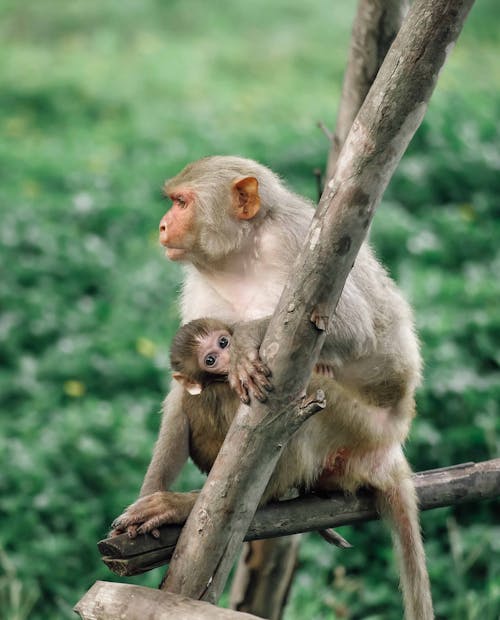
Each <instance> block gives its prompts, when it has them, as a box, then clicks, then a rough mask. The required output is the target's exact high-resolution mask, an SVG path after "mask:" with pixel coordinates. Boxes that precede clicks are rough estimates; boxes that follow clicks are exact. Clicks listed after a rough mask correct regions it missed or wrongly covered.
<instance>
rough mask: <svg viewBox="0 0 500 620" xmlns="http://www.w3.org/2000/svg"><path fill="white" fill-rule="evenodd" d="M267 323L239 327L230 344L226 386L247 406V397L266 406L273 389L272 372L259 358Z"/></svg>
mask: <svg viewBox="0 0 500 620" xmlns="http://www.w3.org/2000/svg"><path fill="white" fill-rule="evenodd" d="M268 323H269V320H268V319H259V320H257V321H251V322H249V323H238V324H237V325H236V326H235V328H234V331H233V337H232V340H231V362H230V365H229V375H228V378H229V384H230V385H231V387H232V388H233V389H234V390H235V392H236V393H237V394H238V396H239V397H240V399H241V401H242V402H243V403H245V404H246V405H248V404H249V403H250V397H251V396H252V397H255V398H256V399H257V400H258V401H260V402H262V403H263V402H265V401H266V399H267V393H268V392H270V391H271V390H272V389H273V385H272V383H271V381H270V379H269V378H270V376H271V371H270V370H269V368H268V367H267V365H266V364H265V363H264V362H263V361H262V360H261V359H260V357H259V347H260V344H261V342H262V339H263V337H264V334H265V331H266V328H267V325H268Z"/></svg>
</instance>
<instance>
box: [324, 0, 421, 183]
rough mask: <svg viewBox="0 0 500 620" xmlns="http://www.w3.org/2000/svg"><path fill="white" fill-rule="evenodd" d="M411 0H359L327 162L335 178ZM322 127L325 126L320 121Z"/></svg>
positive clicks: (327, 166) (329, 175)
mask: <svg viewBox="0 0 500 620" xmlns="http://www.w3.org/2000/svg"><path fill="white" fill-rule="evenodd" d="M408 6H409V2H408V0H359V3H358V10H357V12H356V17H355V19H354V24H353V28H352V35H351V44H350V48H349V58H348V60H347V68H346V72H345V75H344V82H343V84H342V94H341V97H340V104H339V110H338V113H337V124H336V127H335V133H334V135H333V136H331V137H330V140H331V146H330V152H329V153H328V162H327V165H326V179H327V180H328V179H331V178H333V176H334V174H335V168H336V165H337V159H338V157H339V155H340V151H341V150H342V147H343V146H344V142H345V140H346V138H347V134H348V133H349V130H350V129H351V126H352V124H353V122H354V119H355V118H356V115H357V113H358V112H359V109H360V108H361V106H362V104H363V101H364V100H365V98H366V95H367V94H368V91H369V90H370V88H371V85H372V84H373V81H374V80H375V76H376V75H377V73H378V70H379V69H380V66H381V65H382V62H383V61H384V58H385V56H386V54H387V52H388V50H389V47H390V46H391V43H392V42H393V40H394V38H395V36H396V35H397V33H398V30H399V28H400V27H401V23H402V21H403V17H404V15H405V14H406V12H407V10H408ZM320 127H324V126H323V125H320Z"/></svg>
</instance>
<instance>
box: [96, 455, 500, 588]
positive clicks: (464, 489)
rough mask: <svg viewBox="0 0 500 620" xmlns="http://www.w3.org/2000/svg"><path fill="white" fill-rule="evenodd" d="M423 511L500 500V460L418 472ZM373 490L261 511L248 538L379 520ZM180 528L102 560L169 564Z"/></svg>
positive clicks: (120, 541)
mask: <svg viewBox="0 0 500 620" xmlns="http://www.w3.org/2000/svg"><path fill="white" fill-rule="evenodd" d="M414 480H415V486H416V489H417V493H418V497H419V501H420V508H421V510H431V509H433V508H439V507H441V506H452V505H455V504H460V503H463V502H475V501H479V500H482V499H491V498H494V497H498V496H500V459H493V460H491V461H483V462H481V463H463V464H460V465H453V466H451V467H445V468H441V469H436V470H430V471H425V472H420V473H417V474H414ZM377 518H378V515H377V513H376V511H375V508H374V504H373V498H372V495H371V493H370V492H369V491H360V492H359V493H357V494H356V495H353V496H346V495H343V494H342V493H335V494H332V495H331V496H329V497H319V496H317V495H310V496H306V497H300V498H297V499H292V500H286V501H283V502H276V503H274V504H269V505H268V506H264V507H263V508H260V509H259V510H258V511H257V513H256V515H255V517H254V520H253V522H252V524H251V525H250V528H249V529H248V532H247V535H246V537H245V540H256V539H261V538H272V537H274V536H288V535H290V534H296V533H298V532H310V531H314V530H319V529H326V528H328V527H339V526H341V525H349V524H352V523H359V522H362V521H368V520H372V519H377ZM180 530H181V526H180V525H167V526H164V527H162V528H160V538H158V539H157V538H153V537H152V536H150V535H141V536H138V537H137V538H135V539H131V538H129V537H128V536H127V535H126V534H122V535H121V536H116V537H114V538H108V539H106V540H102V541H100V542H99V543H98V547H99V551H100V552H101V554H102V555H103V558H102V559H103V562H104V563H105V564H106V565H107V566H108V567H109V568H110V570H112V571H113V572H115V573H116V574H117V575H120V576H129V575H137V574H140V573H143V572H145V571H148V570H151V569H152V568H156V567H158V566H161V565H162V564H167V563H168V562H169V560H170V558H171V557H172V553H173V551H174V549H175V544H176V541H177V538H178V536H179V533H180Z"/></svg>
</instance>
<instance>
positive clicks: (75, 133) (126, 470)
mask: <svg viewBox="0 0 500 620" xmlns="http://www.w3.org/2000/svg"><path fill="white" fill-rule="evenodd" d="M354 11H355V2H353V1H350V2H347V1H346V2H336V3H334V2H331V1H330V0H311V1H310V2H307V3H306V2H303V1H301V0H286V1H285V0H276V1H275V2H272V3H271V2H268V1H266V0H253V1H252V2H246V1H244V0H237V1H236V0H235V1H233V2H221V1H220V0H215V1H214V2H210V3H207V2H202V1H201V0H184V1H181V0H168V1H165V2H161V1H160V0H142V1H141V2H139V1H134V0H99V1H98V0H85V1H83V0H67V1H66V2H60V1H57V0H39V1H35V0H31V1H25V2H19V1H16V2H15V1H13V0H0V34H1V40H2V54H1V55H0V80H1V82H0V115H1V116H0V127H1V129H0V131H1V139H0V212H1V226H0V238H1V252H2V254H1V278H0V308H1V315H0V339H1V346H0V361H1V370H0V373H1V374H0V399H1V414H0V524H1V529H0V617H1V618H5V619H7V620H23V619H25V618H33V619H35V620H40V619H48V618H72V617H74V616H73V614H72V612H71V607H72V606H73V605H74V604H75V603H76V601H77V600H78V599H79V598H80V597H81V595H83V593H84V592H85V591H86V590H87V589H88V588H89V587H90V586H91V584H92V583H93V582H94V581H95V580H96V579H113V575H112V574H111V573H110V572H109V571H108V570H107V569H106V568H105V567H104V566H103V565H102V564H101V562H100V557H99V555H98V553H97V549H96V541H97V540H98V539H100V538H102V537H104V536H105V534H106V532H107V529H108V527H109V524H110V523H111V521H112V519H113V518H114V517H115V516H116V515H118V514H119V513H120V512H121V511H122V509H123V507H124V506H125V505H126V504H128V503H130V502H131V501H133V500H134V499H135V497H136V495H137V492H138V489H139V486H140V483H141V480H142V476H143V474H144V472H145V469H146V466H147V464H148V461H149V457H150V454H151V450H152V446H153V443H154V440H155V437H156V433H157V428H158V423H159V410H160V403H161V400H162V397H163V395H164V393H165V392H166V391H167V389H168V384H169V369H168V362H167V359H168V347H169V342H170V339H171V336H172V334H173V332H174V331H175V329H176V326H177V322H178V311H177V295H178V290H179V283H180V279H181V272H180V270H179V268H178V267H177V266H176V265H173V264H169V263H167V261H166V260H165V259H164V258H163V256H162V252H161V250H160V248H159V246H158V244H157V225H158V221H159V219H160V217H161V215H162V214H163V212H164V210H165V209H166V204H165V203H164V202H163V201H162V199H161V195H160V188H161V185H162V182H163V180H164V179H165V178H167V177H168V176H170V175H172V174H174V173H175V172H177V171H178V170H179V169H180V168H181V167H182V166H183V165H184V164H185V163H187V162H188V161H190V160H193V159H196V158H198V157H201V156H204V155H207V154H213V153H233V154H240V155H244V156H248V157H253V158H256V159H259V160H260V161H262V162H263V163H265V164H268V165H269V166H271V167H272V168H273V169H275V170H276V171H277V172H279V173H280V174H282V175H283V176H284V177H285V178H286V179H287V180H288V181H289V183H290V184H291V185H292V187H293V188H294V189H296V190H297V191H299V192H302V193H304V194H306V195H308V196H310V197H315V193H316V190H315V181H314V177H313V173H312V171H313V169H314V168H315V167H323V166H324V163H325V161H326V154H327V149H328V144H327V142H326V139H325V137H324V135H323V134H322V133H321V132H320V131H319V130H318V129H317V128H316V122H317V121H318V120H322V121H324V122H325V123H326V124H328V125H330V126H333V125H334V118H335V111H336V106H337V103H338V99H339V94H340V87H341V82H342V75H343V70H344V66H345V61H346V57H347V49H348V40H349V35H350V28H351V23H352V18H353V15H354ZM499 17H500V9H499V7H498V2H497V0H481V1H480V2H478V3H477V6H475V7H474V8H473V10H472V13H471V15H470V18H469V20H468V22H467V24H466V26H465V29H464V32H463V34H462V36H461V38H460V39H459V42H458V44H457V46H456V48H455V50H454V51H453V54H452V55H451V57H450V58H449V60H448V64H447V66H446V67H445V69H444V71H443V72H442V74H441V76H440V82H439V85H438V88H437V90H436V92H435V94H434V96H433V99H432V102H431V105H430V108H429V111H428V113H427V116H426V119H425V121H424V123H423V125H422V127H421V128H420V129H419V131H418V133H417V135H416V137H415V139H414V140H413V142H412V144H411V145H410V148H409V150H408V152H407V154H406V155H405V157H404V160H403V161H402V163H401V165H400V166H399V169H398V172H397V173H396V175H395V177H394V179H393V180H392V182H391V184H390V187H389V189H388V191H387V192H386V195H385V198H384V201H383V204H382V206H381V208H380V210H379V211H378V213H377V217H376V221H375V224H374V227H373V232H372V240H373V243H374V245H375V246H376V249H377V252H378V253H379V255H380V256H381V257H382V259H383V260H384V262H385V263H386V264H387V266H388V268H389V269H390V271H391V273H392V274H393V276H394V277H395V278H396V279H397V280H398V282H399V283H400V285H401V286H402V288H403V289H404V291H405V293H406V295H407V296H408V298H409V299H410V300H411V301H412V303H413V305H414V307H415V309H416V316H417V322H418V327H419V332H420V336H421V339H422V346H423V353H424V357H425V364H426V369H425V382H424V385H423V387H422V389H421V390H420V391H419V395H418V409H419V416H418V418H417V420H416V422H415V424H414V427H413V431H412V434H411V438H410V441H409V443H408V447H407V452H408V456H409V459H410V461H411V463H412V465H413V467H414V468H415V469H417V470H422V469H429V468H434V467H439V466H446V465H451V464H454V463H460V462H464V461H472V460H484V459H488V458H492V457H495V456H498V412H499V396H500V380H499V367H500V350H499V343H500V312H499V301H500V298H499V294H500V277H499V274H500V252H499V245H498V237H499V233H500V221H499V215H500V207H499V202H498V195H499V190H500V174H499V168H500V152H499V149H498V146H499V140H498V137H499V114H498V113H499V108H500V105H499V104H500V91H499V88H498V86H499V83H500V74H499V72H498V57H499V50H500V34H499V29H498V19H499ZM201 480H202V479H201V477H200V476H199V475H198V474H197V473H196V471H195V470H194V467H192V466H191V467H190V468H189V469H188V470H187V471H186V473H185V475H184V476H183V478H182V481H181V482H180V483H179V485H178V488H180V489H188V488H196V487H198V486H199V485H200V484H201ZM495 508H496V510H497V513H496V514H497V515H498V509H499V504H498V503H496V504H495V503H494V502H483V503H478V504H476V505H464V506H461V507H456V508H443V509H439V510H435V511H432V512H430V513H425V514H424V515H423V516H422V523H423V529H424V533H425V538H426V548H427V553H428V562H429V570H430V574H431V580H432V584H433V594H434V598H435V605H436V612H437V616H438V618H441V619H446V620H464V619H466V620H471V619H477V618H481V620H496V619H497V618H498V617H499V614H500V567H499V553H498V552H499V547H500V536H499V531H500V528H499V527H498V521H496V520H495ZM341 531H342V533H343V534H344V535H345V536H346V537H347V538H348V540H350V541H351V542H352V543H353V544H354V545H355V547H354V549H352V550H348V551H341V550H337V549H331V548H330V547H328V546H327V545H326V544H325V543H324V542H323V541H322V540H321V539H320V538H319V537H318V536H317V535H314V534H311V535H308V536H305V537H304V543H303V545H302V550H301V557H300V567H299V571H298V575H297V577H296V580H295V583H294V586H293V589H292V592H291V597H290V603H289V606H288V609H287V614H286V618H287V620H292V619H294V620H295V619H297V620H299V619H303V618H308V619H309V618H311V619H321V618H358V619H365V620H366V619H367V618H368V619H370V620H375V619H380V620H393V619H394V620H396V619H398V618H401V616H402V611H401V603H400V596H399V593H398V591H397V573H396V569H395V566H394V563H393V556H392V551H391V546H390V541H389V536H388V534H387V531H386V529H385V528H384V527H383V526H381V525H380V524H379V523H373V524H367V525H362V526H358V527H354V528H342V530H341ZM161 575H162V571H161V570H160V571H158V570H157V571H154V572H153V573H151V574H149V575H145V576H142V577H140V578H137V579H133V580H130V581H133V582H134V583H142V584H147V585H151V586H156V585H157V584H158V582H159V580H160V577H161Z"/></svg>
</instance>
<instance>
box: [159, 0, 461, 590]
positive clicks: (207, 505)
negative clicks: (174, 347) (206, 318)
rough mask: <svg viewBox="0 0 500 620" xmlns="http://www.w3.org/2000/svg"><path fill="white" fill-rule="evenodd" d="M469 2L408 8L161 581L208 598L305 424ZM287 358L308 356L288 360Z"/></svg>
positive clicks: (442, 0)
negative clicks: (261, 384)
mask: <svg viewBox="0 0 500 620" xmlns="http://www.w3.org/2000/svg"><path fill="white" fill-rule="evenodd" d="M472 3H473V0H455V1H454V2H450V1H449V0H416V1H415V3H414V4H413V5H412V8H411V9H410V12H409V13H408V17H407V18H406V20H405V22H404V23H403V26H402V27H401V30H400V32H399V34H398V36H397V37H396V40H395V41H394V44H393V46H392V47H391V49H390V50H389V53H388V54H387V57H386V59H385V61H384V63H383V65H382V67H381V69H380V71H379V73H378V75H377V78H376V80H375V82H374V84H373V87H372V88H371V90H370V92H369V93H368V96H367V98H366V100H365V102H364V104H363V106H362V108H361V110H360V112H359V114H358V116H357V117H356V120H355V121H354V124H353V126H352V129H351V131H350V133H349V135H348V137H347V140H346V143H345V145H344V148H343V150H342V152H341V155H340V158H339V161H338V164H337V169H336V174H335V177H334V179H333V180H331V181H329V182H328V183H327V186H326V189H325V192H324V193H323V196H322V199H321V201H320V204H319V207H318V210H317V212H316V215H315V217H314V219H313V222H312V224H311V228H310V230H309V234H308V236H307V238H306V242H305V245H304V248H303V251H302V252H301V253H300V255H299V257H298V259H297V262H296V264H295V266H294V267H293V268H292V269H291V274H292V275H291V276H290V278H289V280H288V283H287V284H286V286H285V289H284V291H283V294H282V297H281V299H280V302H279V304H278V307H277V310H276V312H275V314H274V315H273V318H272V319H271V322H270V325H269V328H268V331H267V333H266V336H265V338H264V342H263V344H262V347H261V355H262V357H263V359H264V360H265V361H266V362H267V364H268V365H269V367H270V368H271V370H272V373H273V378H274V382H275V386H276V389H275V391H274V392H273V393H271V395H270V398H269V402H268V403H266V404H261V403H255V404H254V405H253V406H252V408H251V409H250V408H249V407H246V406H242V407H241V408H240V411H239V412H238V415H237V416H236V418H235V420H234V422H233V424H232V425H231V428H230V430H229V432H228V434H227V436H226V439H225V441H224V444H223V446H222V448H221V450H220V452H219V455H218V457H217V459H216V461H215V463H214V465H213V467H212V470H211V472H210V474H209V476H208V479H207V482H206V484H205V486H204V487H203V489H202V491H201V493H200V495H199V498H198V501H197V502H196V505H195V507H194V508H193V510H192V512H191V515H190V517H189V519H188V521H187V523H186V525H185V527H184V529H183V532H182V534H181V536H180V538H179V542H178V544H177V547H176V550H175V553H174V556H173V559H172V564H171V567H170V571H169V572H168V575H167V578H166V580H165V582H164V584H163V587H164V588H165V589H166V590H168V591H171V592H176V593H179V594H184V595H186V596H189V597H191V598H197V599H200V598H204V599H206V600H210V601H215V600H217V598H218V596H219V594H220V592H221V591H222V589H223V586H224V584H225V582H226V579H227V577H228V574H229V571H230V568H231V566H232V564H233V562H234V559H235V556H236V554H237V552H238V550H239V548H240V546H241V541H242V540H243V537H244V535H245V533H246V531H247V529H248V526H249V524H250V522H251V520H252V518H253V516H254V514H255V510H256V507H257V504H258V502H259V499H260V497H261V496H262V493H263V491H264V489H265V486H266V484H267V482H268V481H269V478H270V477H271V474H272V472H273V470H274V468H275V465H276V462H277V460H278V458H279V456H280V454H281V451H282V449H283V446H284V445H285V443H286V441H287V440H288V439H289V438H290V436H291V435H292V432H293V430H295V429H296V428H297V427H298V425H299V424H300V421H301V417H302V416H301V415H300V413H298V412H299V408H298V405H299V400H300V395H301V394H303V393H304V390H305V388H306V386H307V383H308V381H309V378H310V375H311V372H312V370H313V366H314V364H315V362H316V360H317V358H318V355H319V351H320V350H321V346H322V344H323V342H324V338H325V335H324V331H323V330H324V327H325V325H326V324H327V322H328V320H329V317H331V316H332V315H333V312H334V309H335V307H336V304H337V302H338V299H339V297H340V294H341V292H342V289H343V286H344V283H345V280H346V278H347V275H348V273H349V271H350V269H351V267H352V265H353V263H354V260H355V258H356V255H357V252H358V250H359V247H360V245H361V243H362V242H363V239H364V237H365V234H366V231H367V230H368V227H369V225H370V222H371V219H372V217H373V214H374V211H375V208H376V206H377V205H378V204H379V202H380V199H381V196H382V193H383V191H384V190H385V187H386V186H387V183H388V181H389V179H390V177H391V175H392V173H393V171H394V168H395V167H396V165H397V163H398V162H399V160H400V158H401V156H402V154H403V152H404V150H405V149H406V146H407V145H408V142H409V141H410V139H411V138H412V136H413V134H414V133H415V131H416V129H417V127H418V126H419V124H420V122H421V120H422V118H423V115H424V112H425V109H426V107H427V103H428V101H429V98H430V96H431V93H432V91H433V89H434V86H435V84H436V80H437V76H438V73H439V71H440V69H441V67H442V65H443V63H444V61H445V59H446V55H447V53H448V52H449V50H450V49H451V47H452V44H453V43H454V42H455V40H456V38H457V37H458V34H459V32H460V30H461V27H462V25H463V22H464V20H465V17H466V15H467V13H468V11H469V9H470V7H471V5H472ZM312 320H314V323H313V322H312ZM293 359H301V360H303V363H301V364H300V365H299V364H295V365H293V366H292V362H291V360H293ZM290 402H295V403H296V406H295V407H294V408H293V410H292V411H290V410H289V405H290ZM276 412H280V413H279V414H277V413H276Z"/></svg>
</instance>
